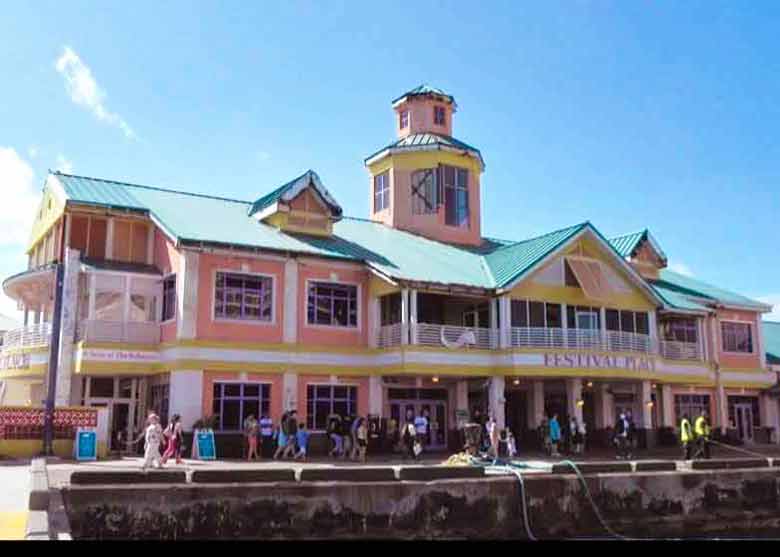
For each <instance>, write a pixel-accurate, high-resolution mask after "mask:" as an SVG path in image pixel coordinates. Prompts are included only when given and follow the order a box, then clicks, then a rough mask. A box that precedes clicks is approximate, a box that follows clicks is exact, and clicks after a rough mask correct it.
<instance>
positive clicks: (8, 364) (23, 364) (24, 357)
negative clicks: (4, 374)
mask: <svg viewBox="0 0 780 557" xmlns="http://www.w3.org/2000/svg"><path fill="white" fill-rule="evenodd" d="M0 369H30V355H29V354H7V355H5V356H1V357H0Z"/></svg>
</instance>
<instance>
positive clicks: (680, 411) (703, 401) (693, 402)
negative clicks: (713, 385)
mask: <svg viewBox="0 0 780 557" xmlns="http://www.w3.org/2000/svg"><path fill="white" fill-rule="evenodd" d="M704 410H706V411H707V412H709V411H710V395H675V397H674V412H675V414H676V417H677V421H676V423H677V426H678V427H679V424H680V420H682V417H683V415H685V414H687V415H688V418H689V419H690V420H691V426H693V420H695V419H696V418H697V417H698V416H699V414H701V413H702V411H704Z"/></svg>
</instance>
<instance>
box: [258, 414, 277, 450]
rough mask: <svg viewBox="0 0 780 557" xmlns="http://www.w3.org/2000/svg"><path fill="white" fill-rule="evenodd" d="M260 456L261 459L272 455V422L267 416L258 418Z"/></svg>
mask: <svg viewBox="0 0 780 557" xmlns="http://www.w3.org/2000/svg"><path fill="white" fill-rule="evenodd" d="M260 455H261V456H262V457H263V458H271V457H272V456H273V455H274V422H273V420H272V419H271V418H269V417H268V414H263V416H262V417H261V418H260Z"/></svg>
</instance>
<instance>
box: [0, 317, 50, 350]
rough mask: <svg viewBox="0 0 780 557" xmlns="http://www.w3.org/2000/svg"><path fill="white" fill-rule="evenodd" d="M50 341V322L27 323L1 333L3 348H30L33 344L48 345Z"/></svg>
mask: <svg viewBox="0 0 780 557" xmlns="http://www.w3.org/2000/svg"><path fill="white" fill-rule="evenodd" d="M50 342H51V323H39V324H37V325H27V326H26V327H21V328H19V329H13V330H11V331H6V333H5V334H4V335H3V344H2V346H0V348H2V349H3V350H8V349H11V348H32V347H35V346H48V345H49V343H50Z"/></svg>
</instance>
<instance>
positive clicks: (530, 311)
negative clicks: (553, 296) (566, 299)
mask: <svg viewBox="0 0 780 557" xmlns="http://www.w3.org/2000/svg"><path fill="white" fill-rule="evenodd" d="M562 315H563V314H562V312H561V305H560V304H549V303H546V302H529V301H527V300H512V327H535V328H548V329H560V328H561V327H563V318H562Z"/></svg>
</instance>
